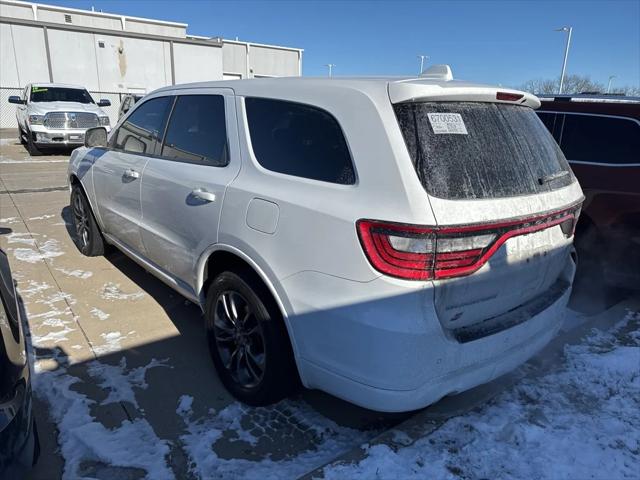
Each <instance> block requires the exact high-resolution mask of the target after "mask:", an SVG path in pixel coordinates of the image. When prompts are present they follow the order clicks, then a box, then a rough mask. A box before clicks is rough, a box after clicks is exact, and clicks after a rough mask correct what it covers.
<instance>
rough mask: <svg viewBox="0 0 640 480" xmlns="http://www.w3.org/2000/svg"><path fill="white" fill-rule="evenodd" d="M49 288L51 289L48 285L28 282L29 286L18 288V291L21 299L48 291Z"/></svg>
mask: <svg viewBox="0 0 640 480" xmlns="http://www.w3.org/2000/svg"><path fill="white" fill-rule="evenodd" d="M49 288H51V285H49V284H48V283H46V282H41V283H39V282H34V281H33V280H29V284H28V286H27V287H22V286H18V290H19V291H20V296H22V298H31V297H33V296H34V295H36V294H38V293H40V292H44V291H45V290H48V289H49Z"/></svg>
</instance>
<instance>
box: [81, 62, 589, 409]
mask: <svg viewBox="0 0 640 480" xmlns="http://www.w3.org/2000/svg"><path fill="white" fill-rule="evenodd" d="M434 70H435V71H433V70H432V71H431V72H427V74H426V75H424V76H422V77H420V78H412V79H406V80H397V79H338V78H333V79H311V78H286V79H260V80H234V81H228V82H225V81H223V82H206V83H196V84H188V85H176V86H172V87H167V88H163V89H160V90H157V91H155V92H153V93H151V94H149V95H148V96H146V97H145V98H144V99H143V100H142V101H141V102H140V103H138V104H136V106H135V107H134V109H133V110H131V111H130V112H129V113H128V115H127V116H125V117H124V118H123V119H122V120H121V121H120V122H119V123H118V125H116V126H115V127H114V130H113V132H112V133H111V135H110V136H109V138H108V141H107V137H106V132H104V131H102V130H100V129H99V128H98V129H92V130H90V131H88V132H87V139H86V142H87V145H88V147H87V148H80V149H77V150H76V151H75V152H74V153H73V155H72V157H71V160H70V167H69V181H70V187H71V203H72V207H73V215H74V221H75V227H76V231H77V233H78V234H77V238H76V243H77V245H78V248H79V249H80V250H81V251H82V252H83V253H84V254H86V255H98V254H101V253H102V252H103V247H104V242H107V243H109V244H113V245H116V246H117V247H118V248H120V249H121V250H122V251H123V252H125V253H126V254H127V255H129V256H130V257H131V258H133V259H134V260H135V261H137V262H138V263H140V264H141V265H143V266H144V267H145V268H146V269H148V270H149V271H150V272H152V273H154V274H155V275H156V276H157V277H159V278H160V279H161V280H163V281H164V282H166V283H167V284H169V285H170V286H172V287H173V288H174V289H176V290H177V291H178V292H180V293H182V294H183V295H184V296H186V297H187V298H189V299H191V300H192V301H194V302H197V303H198V304H199V305H201V307H202V309H203V312H204V316H205V326H206V339H207V341H208V344H209V347H210V351H211V356H212V358H213V361H214V363H215V365H216V368H217V371H218V373H219V375H220V378H221V379H222V381H223V383H224V384H225V386H226V387H227V388H228V389H229V390H230V391H231V393H232V394H233V395H235V396H236V397H237V398H238V399H240V400H242V401H244V402H247V403H249V404H254V405H255V404H266V403H270V402H273V401H276V400H278V399H280V398H282V397H284V396H285V395H287V394H288V393H289V392H291V390H292V388H294V387H295V385H296V384H297V382H298V379H299V380H300V381H301V382H302V384H303V385H304V386H306V387H308V388H317V389H320V390H324V391H326V392H329V393H331V394H333V395H335V396H338V397H341V398H343V399H346V400H348V401H351V402H353V403H356V404H358V405H361V406H364V407H367V408H371V409H375V410H381V411H406V410H411V409H416V408H419V407H423V406H425V405H428V404H430V403H432V402H434V401H436V400H438V399H439V398H441V397H443V396H444V395H447V394H450V393H455V392H460V391H462V390H465V389H468V388H471V387H473V386H475V385H478V384H481V383H483V382H487V381H489V380H491V379H493V378H495V377H497V376H499V375H501V374H503V373H505V372H508V371H509V370H511V369H513V368H515V367H516V366H518V365H519V364H521V363H523V362H524V361H526V360H527V359H528V358H529V357H531V356H532V355H533V354H534V353H535V352H537V351H538V350H540V349H541V348H542V347H543V346H544V345H545V344H546V343H547V342H549V340H550V339H551V338H552V337H553V336H554V335H555V333H556V332H557V330H558V328H559V327H560V325H561V323H562V319H563V312H564V309H565V305H566V303H567V300H568V297H569V294H570V291H571V285H572V282H573V276H574V272H575V258H574V253H573V252H574V251H573V248H572V240H573V238H572V237H573V231H574V226H575V223H576V220H577V217H578V214H579V211H580V205H581V202H582V199H583V196H582V191H581V190H580V186H579V185H578V183H577V182H576V180H575V178H574V176H573V174H572V173H571V170H570V169H569V167H568V165H567V162H566V160H565V158H564V157H563V155H562V152H561V151H560V149H559V148H558V146H557V145H556V143H555V142H554V141H553V138H552V137H551V135H550V134H549V132H548V131H547V129H546V128H545V127H544V125H543V124H542V122H541V121H540V120H539V119H538V117H537V116H536V114H535V112H534V111H533V108H537V107H538V106H539V105H540V103H539V101H538V99H537V98H535V97H534V96H531V95H529V94H526V93H523V92H517V91H513V90H505V89H502V88H495V87H489V86H482V85H475V84H470V83H464V82H458V81H453V80H451V78H450V77H451V75H450V69H448V67H444V66H443V67H441V68H437V69H434Z"/></svg>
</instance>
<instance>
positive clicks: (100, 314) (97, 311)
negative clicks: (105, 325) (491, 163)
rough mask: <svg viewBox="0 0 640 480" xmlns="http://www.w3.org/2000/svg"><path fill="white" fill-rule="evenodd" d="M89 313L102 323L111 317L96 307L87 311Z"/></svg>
mask: <svg viewBox="0 0 640 480" xmlns="http://www.w3.org/2000/svg"><path fill="white" fill-rule="evenodd" d="M89 312H90V313H91V315H93V316H94V317H96V318H97V319H98V320H103V321H104V320H106V319H108V318H109V317H110V316H111V315H109V314H108V313H106V312H103V311H102V310H100V309H99V308H97V307H93V308H92V309H91V310H89Z"/></svg>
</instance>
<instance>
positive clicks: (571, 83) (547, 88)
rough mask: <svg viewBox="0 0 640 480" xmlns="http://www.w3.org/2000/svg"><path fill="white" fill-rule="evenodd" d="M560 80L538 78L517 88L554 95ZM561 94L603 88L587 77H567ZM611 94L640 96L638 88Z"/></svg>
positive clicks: (619, 88) (616, 90)
mask: <svg viewBox="0 0 640 480" xmlns="http://www.w3.org/2000/svg"><path fill="white" fill-rule="evenodd" d="M559 85H560V78H556V79H543V78H538V79H534V80H529V81H527V82H525V83H523V84H522V85H520V86H519V87H518V89H519V90H524V91H526V92H531V93H538V94H554V93H558V87H559ZM563 90H564V92H563V93H569V94H575V93H585V92H592V93H593V92H598V93H604V92H605V86H604V84H602V83H600V82H596V81H593V80H591V78H590V77H589V76H587V75H567V76H565V77H564V85H563ZM611 93H617V94H624V95H629V96H638V95H640V88H638V87H629V86H622V87H615V88H612V89H611Z"/></svg>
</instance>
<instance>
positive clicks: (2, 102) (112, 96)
mask: <svg viewBox="0 0 640 480" xmlns="http://www.w3.org/2000/svg"><path fill="white" fill-rule="evenodd" d="M23 90H24V89H23V88H15V87H0V128H18V123H17V122H16V105H14V104H11V103H9V97H10V96H12V95H17V96H20V95H22V91H23ZM89 93H90V94H91V96H92V97H93V99H94V100H95V101H96V102H97V101H98V100H100V99H103V98H104V99H106V100H110V101H111V106H110V107H102V110H104V112H105V113H106V114H107V115H109V119H110V120H111V125H115V124H116V122H117V121H118V111H119V110H120V102H121V101H122V97H123V96H125V95H126V92H89Z"/></svg>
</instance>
